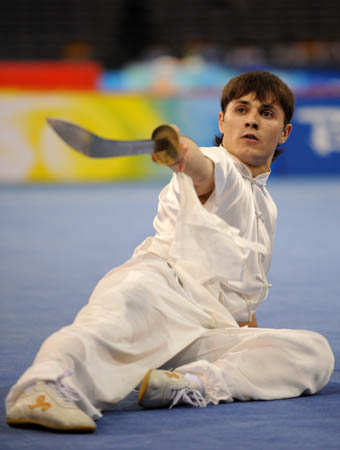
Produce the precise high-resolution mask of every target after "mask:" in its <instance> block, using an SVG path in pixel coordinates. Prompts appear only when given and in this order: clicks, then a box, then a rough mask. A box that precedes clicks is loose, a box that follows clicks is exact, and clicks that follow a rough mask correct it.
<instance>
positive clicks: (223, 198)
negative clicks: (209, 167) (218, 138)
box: [201, 147, 244, 205]
mask: <svg viewBox="0 0 340 450" xmlns="http://www.w3.org/2000/svg"><path fill="white" fill-rule="evenodd" d="M201 151H202V153H203V154H204V155H205V156H206V157H207V158H210V159H211V160H212V161H213V162H214V164H215V195H216V202H217V204H219V205H221V204H224V205H231V204H233V203H234V202H235V201H237V200H239V198H240V196H241V195H242V192H243V190H244V181H243V179H242V176H241V174H240V173H239V171H238V170H237V169H236V167H235V164H234V161H233V159H232V157H231V156H230V155H229V154H228V152H227V151H226V150H225V149H224V148H222V147H201Z"/></svg>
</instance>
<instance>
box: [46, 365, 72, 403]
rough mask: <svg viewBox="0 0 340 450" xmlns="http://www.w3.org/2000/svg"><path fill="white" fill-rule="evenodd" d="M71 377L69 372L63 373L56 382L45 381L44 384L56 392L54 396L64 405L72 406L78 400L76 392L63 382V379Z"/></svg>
mask: <svg viewBox="0 0 340 450" xmlns="http://www.w3.org/2000/svg"><path fill="white" fill-rule="evenodd" d="M70 375H72V372H71V371H70V370H67V371H66V372H64V373H63V374H62V375H61V376H60V377H59V378H57V380H56V381H46V383H47V384H48V385H49V386H50V387H51V388H52V389H53V390H54V391H55V392H56V394H57V395H58V396H59V397H60V398H61V399H62V400H63V401H64V402H66V403H68V404H74V403H75V402H77V401H79V400H80V397H79V395H78V394H77V392H76V391H75V390H74V389H72V388H71V387H70V386H69V385H68V384H65V383H64V382H63V379H64V378H66V377H68V376H70Z"/></svg>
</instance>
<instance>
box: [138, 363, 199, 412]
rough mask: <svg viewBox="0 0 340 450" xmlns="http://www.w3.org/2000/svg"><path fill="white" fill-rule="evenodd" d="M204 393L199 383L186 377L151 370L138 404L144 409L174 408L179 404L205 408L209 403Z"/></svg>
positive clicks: (146, 377)
mask: <svg viewBox="0 0 340 450" xmlns="http://www.w3.org/2000/svg"><path fill="white" fill-rule="evenodd" d="M191 378H193V377H191ZM202 391H203V389H202V387H201V386H200V385H199V384H198V383H195V382H194V381H193V380H192V379H191V380H189V379H188V378H186V376H185V375H181V374H179V373H176V372H168V371H166V370H154V369H151V370H149V371H148V372H147V374H146V375H145V377H144V379H143V381H142V384H141V386H140V389H139V395H138V403H139V404H140V405H141V406H143V408H172V407H173V406H175V405H177V404H188V405H191V406H199V407H201V408H204V407H205V406H207V402H206V400H205V399H204V397H203V395H202Z"/></svg>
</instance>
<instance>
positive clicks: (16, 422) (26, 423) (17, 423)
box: [6, 417, 96, 433]
mask: <svg viewBox="0 0 340 450" xmlns="http://www.w3.org/2000/svg"><path fill="white" fill-rule="evenodd" d="M6 423H7V424H8V425H10V426H13V427H19V428H20V427H30V426H31V427H34V426H39V427H43V428H50V429H52V430H55V431H79V432H84V433H93V432H94V431H95V430H96V427H91V426H83V427H82V426H79V427H72V426H69V427H67V426H65V427H63V426H60V427H58V426H57V425H50V424H48V423H45V422H42V421H39V420H34V419H12V418H11V417H7V419H6Z"/></svg>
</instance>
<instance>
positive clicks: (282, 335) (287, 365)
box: [165, 328, 334, 404]
mask: <svg viewBox="0 0 340 450" xmlns="http://www.w3.org/2000/svg"><path fill="white" fill-rule="evenodd" d="M178 366H180V367H178ZM165 367H167V368H170V367H173V368H174V367H177V368H176V369H175V370H176V372H178V373H181V374H185V373H191V374H194V375H197V376H199V377H200V378H201V379H202V380H203V383H204V386H205V397H206V400H207V401H208V402H211V403H214V404H217V403H218V402H220V401H232V400H233V399H237V400H274V399H282V398H289V397H296V396H299V395H301V394H302V393H310V394H313V393H315V392H317V391H318V390H320V389H321V388H322V387H323V386H325V385H326V384H327V382H328V381H329V378H330V376H331V374H332V371H333V368H334V356H333V353H332V351H331V349H330V347H329V345H328V342H327V341H326V339H325V338H324V337H323V336H321V335H319V334H317V333H314V332H309V331H302V330H272V329H242V328H239V329H230V330H221V329H219V330H212V331H211V332H208V333H206V334H205V335H204V336H202V337H200V338H198V339H197V340H196V341H195V342H194V343H192V344H191V345H189V346H188V347H187V348H186V349H185V350H183V351H182V352H181V353H180V354H179V355H178V356H176V357H175V358H174V359H173V360H171V361H169V362H168V363H167V364H166V365H165Z"/></svg>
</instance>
